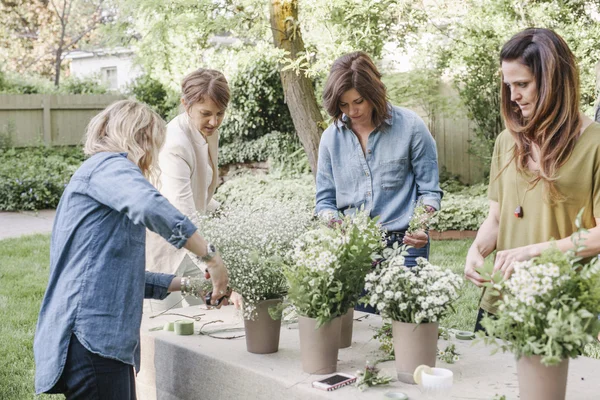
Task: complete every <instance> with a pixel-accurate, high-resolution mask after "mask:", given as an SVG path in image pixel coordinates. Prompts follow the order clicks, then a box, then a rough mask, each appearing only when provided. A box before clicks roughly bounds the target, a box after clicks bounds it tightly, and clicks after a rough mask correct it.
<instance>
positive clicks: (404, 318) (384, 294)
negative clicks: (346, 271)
mask: <svg viewBox="0 0 600 400" xmlns="http://www.w3.org/2000/svg"><path fill="white" fill-rule="evenodd" d="M404 250H405V246H402V247H398V246H397V244H395V245H394V247H393V248H391V249H385V250H384V259H385V260H384V261H383V262H381V263H380V264H379V265H378V266H377V267H376V269H375V270H374V271H373V272H371V273H369V274H367V276H366V278H365V282H366V283H365V289H367V290H368V291H369V294H368V295H367V296H365V298H364V299H363V301H364V302H365V303H368V304H370V305H371V306H373V307H375V308H376V309H377V310H378V311H379V313H380V314H381V316H382V317H383V318H388V319H391V320H392V335H393V342H394V353H395V362H396V370H397V373H398V379H399V380H400V381H402V382H405V383H412V384H414V383H415V382H414V379H413V372H414V370H415V368H416V367H417V366H419V365H422V364H425V365H429V366H431V367H433V366H435V361H436V353H437V339H438V325H439V324H438V321H439V320H440V319H441V318H442V317H443V316H444V315H445V314H446V313H447V312H448V311H449V310H450V309H451V306H452V302H453V301H455V300H456V299H457V298H458V295H459V293H458V290H459V288H460V287H461V285H462V278H461V277H460V276H458V275H456V274H455V273H453V272H452V271H451V270H449V269H443V268H441V267H439V266H436V265H433V264H431V263H429V262H428V261H427V260H426V259H424V258H418V259H417V265H416V266H414V267H410V268H409V267H406V266H405V265H404V264H405V263H404V256H403V253H404ZM404 254H405V253H404Z"/></svg>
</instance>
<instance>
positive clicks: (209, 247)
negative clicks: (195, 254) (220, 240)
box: [200, 243, 217, 262]
mask: <svg viewBox="0 0 600 400" xmlns="http://www.w3.org/2000/svg"><path fill="white" fill-rule="evenodd" d="M216 255H217V248H216V247H215V245H214V244H212V243H206V254H205V255H203V256H202V257H200V259H201V260H202V261H204V262H208V261H210V260H212V259H213V258H214V257H215V256H216Z"/></svg>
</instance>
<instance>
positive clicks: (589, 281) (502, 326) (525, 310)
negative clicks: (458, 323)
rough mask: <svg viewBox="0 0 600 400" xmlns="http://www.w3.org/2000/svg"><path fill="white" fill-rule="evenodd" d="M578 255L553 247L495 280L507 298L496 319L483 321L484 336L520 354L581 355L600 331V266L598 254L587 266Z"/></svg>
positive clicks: (550, 358) (547, 359)
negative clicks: (503, 279) (599, 321)
mask: <svg viewBox="0 0 600 400" xmlns="http://www.w3.org/2000/svg"><path fill="white" fill-rule="evenodd" d="M578 260H579V259H578V258H576V257H574V254H573V252H567V253H566V254H565V253H562V252H560V251H559V250H558V249H557V248H555V247H553V248H551V249H549V250H547V251H545V252H543V253H542V255H541V256H539V257H537V258H534V259H532V260H529V261H524V262H516V263H515V264H514V271H513V274H512V276H511V277H510V278H509V279H508V280H506V281H504V282H500V283H498V282H490V283H489V284H488V285H489V286H491V288H492V289H494V288H496V289H497V288H500V289H504V291H503V297H502V299H501V300H499V307H498V313H497V314H496V316H495V318H490V317H486V318H484V319H483V321H482V326H483V327H484V328H485V329H486V331H487V334H488V335H489V336H487V337H486V336H485V335H480V338H482V339H483V340H484V341H485V342H486V343H487V344H491V345H492V346H497V348H499V349H501V350H503V351H511V352H513V353H514V354H515V355H516V357H517V358H521V357H522V356H531V355H539V356H542V358H541V362H542V363H543V364H545V365H557V364H559V363H560V362H561V361H562V360H563V359H565V358H574V357H577V356H578V355H580V354H581V352H582V351H583V348H584V347H585V345H586V344H588V343H592V342H594V340H595V338H596V336H597V335H598V331H599V330H600V324H599V323H598V313H599V312H600V265H599V264H598V259H597V258H596V257H594V258H593V260H592V261H591V262H589V263H587V264H585V265H579V264H577V261H578ZM494 337H496V338H499V339H502V342H497V341H496V340H494Z"/></svg>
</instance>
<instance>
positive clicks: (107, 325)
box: [34, 100, 228, 400]
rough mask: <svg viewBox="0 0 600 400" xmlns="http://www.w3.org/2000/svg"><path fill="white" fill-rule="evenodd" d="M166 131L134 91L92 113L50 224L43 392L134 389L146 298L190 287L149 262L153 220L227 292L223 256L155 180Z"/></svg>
mask: <svg viewBox="0 0 600 400" xmlns="http://www.w3.org/2000/svg"><path fill="white" fill-rule="evenodd" d="M164 140H165V125H164V122H163V121H162V119H161V118H160V117H159V116H158V115H157V114H156V113H154V112H153V111H151V110H150V109H149V108H148V107H147V106H145V105H143V104H141V103H138V102H135V101H130V100H123V101H119V102H117V103H114V104H112V105H111V106H109V107H108V108H107V109H106V110H104V111H103V112H102V113H100V114H99V115H97V116H96V117H95V118H94V119H92V121H91V122H90V124H89V126H88V129H87V132H86V144H85V153H86V154H87V155H88V156H89V158H88V159H87V160H86V161H85V162H84V163H83V164H82V165H81V167H80V168H79V169H78V170H77V171H76V172H75V174H73V177H72V178H71V181H70V182H69V184H68V185H67V187H66V188H65V192H64V194H63V196H62V198H61V200H60V204H59V205H58V209H57V213H56V219H55V222H54V227H53V231H52V240H51V247H50V277H49V281H48V287H47V289H46V293H45V295H44V299H43V301H42V306H41V310H40V315H39V319H38V323H37V329H36V334H35V340H34V356H35V364H36V371H35V391H36V394H39V393H64V394H65V395H66V397H67V399H86V400H94V399H111V400H120V399H135V397H136V395H135V373H134V368H135V370H136V371H138V370H139V359H140V323H141V318H142V301H143V298H144V297H147V298H156V299H162V298H165V297H166V296H167V295H168V293H169V292H171V291H178V290H182V291H186V292H187V291H190V288H191V286H190V285H189V279H187V278H176V277H175V275H170V274H161V273H150V272H145V261H144V253H145V245H146V228H148V229H150V230H152V231H154V232H156V233H158V234H159V235H160V236H162V237H163V238H164V240H166V241H168V242H169V243H170V244H171V245H173V246H175V247H177V248H181V247H185V248H186V249H188V250H189V251H192V252H193V253H195V254H197V255H198V256H200V257H203V258H204V260H205V261H206V263H207V265H208V272H209V274H210V276H211V279H212V281H213V285H214V289H213V293H214V296H213V300H215V301H216V300H217V299H218V298H220V297H222V296H223V295H224V294H225V291H226V288H227V283H228V275H227V270H226V268H225V266H224V265H223V261H222V260H221V257H220V256H219V255H218V254H212V253H209V252H208V249H210V247H211V246H210V245H209V244H208V243H207V241H206V240H205V239H204V238H202V237H201V236H200V235H199V234H198V233H197V232H196V227H195V226H194V225H193V224H192V223H191V222H190V220H189V219H188V218H187V217H185V216H184V215H183V214H181V213H180V212H179V211H177V209H176V208H175V207H173V206H172V205H171V204H170V203H169V202H168V201H167V200H166V199H165V198H164V197H163V196H161V195H160V193H159V192H158V191H157V190H156V189H155V188H154V186H152V185H151V184H150V182H149V181H148V180H147V179H152V178H155V177H156V176H157V175H158V174H159V170H158V169H157V168H156V163H155V161H156V157H157V154H158V151H159V149H160V147H161V146H162V144H163V143H164ZM192 292H193V290H192ZM194 293H195V294H196V295H202V293H198V292H197V291H196V292H194Z"/></svg>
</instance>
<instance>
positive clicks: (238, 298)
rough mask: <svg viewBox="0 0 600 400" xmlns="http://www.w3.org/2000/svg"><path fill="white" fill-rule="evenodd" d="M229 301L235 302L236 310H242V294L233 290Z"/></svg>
mask: <svg viewBox="0 0 600 400" xmlns="http://www.w3.org/2000/svg"><path fill="white" fill-rule="evenodd" d="M229 303H230V304H233V305H234V306H235V309H236V310H240V309H241V308H242V295H241V294H239V293H237V292H231V296H229Z"/></svg>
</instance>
